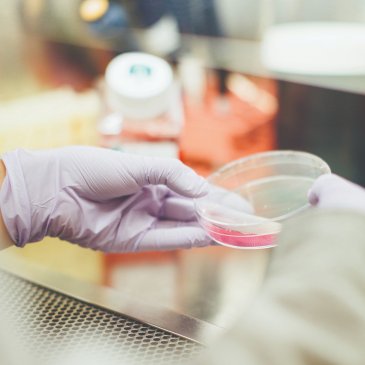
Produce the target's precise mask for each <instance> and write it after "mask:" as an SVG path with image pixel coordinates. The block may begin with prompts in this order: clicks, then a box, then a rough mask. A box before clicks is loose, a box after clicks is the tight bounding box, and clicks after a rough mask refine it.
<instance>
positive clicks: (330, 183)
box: [308, 174, 365, 213]
mask: <svg viewBox="0 0 365 365" xmlns="http://www.w3.org/2000/svg"><path fill="white" fill-rule="evenodd" d="M308 200H309V202H310V204H312V205H314V206H317V207H319V208H333V209H336V208H339V209H348V210H356V211H360V212H363V213H365V189H363V188H362V187H361V186H359V185H356V184H354V183H352V182H350V181H348V180H345V179H344V178H342V177H339V176H337V175H335V174H325V175H322V176H320V177H319V178H318V179H317V180H316V181H315V182H314V184H313V185H312V187H311V189H310V190H309V193H308Z"/></svg>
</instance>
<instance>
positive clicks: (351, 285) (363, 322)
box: [196, 211, 365, 365]
mask: <svg viewBox="0 0 365 365" xmlns="http://www.w3.org/2000/svg"><path fill="white" fill-rule="evenodd" d="M196 364H204V365H208V364H209V365H215V364H220V365H221V364H229V365H235V364H240V365H241V364H249V365H264V364H265V365H285V364H290V365H299V364H300V365H302V364H303V365H304V364H311V365H313V364H315V365H319V364H332V365H337V364H338V365H344V364H347V365H348V364H359V365H360V364H365V215H362V214H357V213H350V212H344V211H327V212H326V211H318V212H312V213H310V214H308V215H305V216H302V217H299V218H296V219H295V220H293V221H291V222H289V223H288V224H287V225H286V226H285V227H284V230H283V233H282V235H281V237H280V240H279V245H278V247H277V248H275V249H274V250H273V252H272V255H271V258H270V264H269V268H268V271H267V275H266V279H265V282H264V284H263V287H262V289H261V290H260V292H259V294H258V296H257V298H256V299H255V300H254V302H253V303H252V306H251V307H250V309H249V310H248V311H246V312H245V313H242V316H241V318H239V319H237V321H236V324H235V326H234V327H233V328H231V329H229V330H227V333H226V334H225V335H224V336H222V338H220V339H218V340H217V341H216V343H214V344H212V346H210V347H209V348H208V349H207V350H206V351H205V352H204V353H203V354H202V356H201V358H200V359H199V360H198V361H197V362H196Z"/></svg>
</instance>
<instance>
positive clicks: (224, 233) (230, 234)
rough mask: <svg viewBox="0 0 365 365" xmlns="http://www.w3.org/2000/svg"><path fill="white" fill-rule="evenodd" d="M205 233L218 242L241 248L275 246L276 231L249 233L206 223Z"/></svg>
mask: <svg viewBox="0 0 365 365" xmlns="http://www.w3.org/2000/svg"><path fill="white" fill-rule="evenodd" d="M205 228H206V229H207V233H209V235H210V236H211V237H212V238H213V239H214V240H215V241H217V242H218V243H221V244H223V245H229V246H235V247H241V248H264V247H273V246H276V238H277V233H270V234H257V233H254V234H250V233H242V232H239V231H235V230H230V229H226V228H221V227H217V226H215V225H212V224H206V225H205Z"/></svg>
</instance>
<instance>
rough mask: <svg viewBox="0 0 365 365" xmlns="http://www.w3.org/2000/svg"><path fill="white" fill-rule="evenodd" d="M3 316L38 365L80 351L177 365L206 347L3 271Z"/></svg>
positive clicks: (129, 361) (122, 360)
mask: <svg viewBox="0 0 365 365" xmlns="http://www.w3.org/2000/svg"><path fill="white" fill-rule="evenodd" d="M0 296H1V303H2V308H1V311H2V313H4V314H5V315H6V316H7V317H8V318H10V320H11V321H12V322H13V324H14V327H15V328H16V331H17V337H18V338H19V340H20V342H21V343H22V344H24V346H26V347H27V348H28V350H29V351H30V352H31V354H32V355H33V356H35V358H36V359H37V360H38V361H40V360H42V359H43V360H44V361H50V360H52V359H59V358H60V357H62V356H64V354H66V353H69V352H71V351H77V350H78V349H80V348H82V349H84V350H85V349H87V352H88V354H89V355H90V354H95V356H97V355H98V354H99V355H100V354H102V356H106V357H107V358H108V360H112V361H113V363H121V364H137V363H138V364H161V365H162V364H176V363H180V362H185V361H187V360H189V359H191V358H192V357H194V356H196V355H197V354H198V353H199V352H200V351H201V350H202V346H201V345H200V344H197V343H195V342H193V341H190V340H188V339H185V338H183V337H180V336H177V335H174V334H171V333H169V332H166V331H163V330H161V329H157V328H155V327H153V326H150V325H148V324H144V323H141V322H138V321H135V320H133V319H130V318H128V317H125V316H123V315H120V314H118V313H114V312H111V311H108V310H106V309H103V308H99V307H95V306H93V305H90V304H87V303H84V302H82V301H79V300H77V299H74V298H71V297H68V296H66V295H63V294H60V293H58V292H54V291H52V290H49V289H47V288H45V287H42V286H39V285H36V284H33V283H31V282H28V281H26V280H24V279H21V278H19V277H17V276H14V275H12V274H9V273H7V272H4V271H1V270H0Z"/></svg>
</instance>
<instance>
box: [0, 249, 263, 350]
mask: <svg viewBox="0 0 365 365" xmlns="http://www.w3.org/2000/svg"><path fill="white" fill-rule="evenodd" d="M269 252H270V250H235V249H229V248H224V247H210V248H205V249H193V250H189V251H181V252H177V253H175V254H171V255H166V256H165V257H163V259H162V260H161V262H159V261H157V262H156V260H155V259H154V260H153V261H151V262H149V259H148V255H147V256H145V259H144V260H143V261H140V262H134V263H133V262H131V263H130V264H128V263H123V265H118V266H117V267H116V268H115V270H114V274H113V275H116V277H117V278H119V282H118V280H116V278H114V279H115V280H114V286H115V287H114V288H107V287H105V286H98V285H93V284H90V283H85V282H81V281H77V280H74V279H70V278H68V277H65V276H62V275H60V274H58V273H52V272H50V271H49V270H45V269H44V268H42V267H34V266H31V265H30V264H29V263H26V262H25V261H24V260H23V259H21V258H14V257H12V256H11V255H10V256H9V255H6V254H3V253H1V254H0V268H2V269H5V270H6V271H9V272H11V273H14V274H16V275H18V276H20V277H23V278H26V279H28V280H30V281H32V282H35V283H38V284H40V285H42V286H45V287H47V288H51V289H54V290H56V291H59V292H61V293H64V294H67V295H70V296H72V297H75V298H77V299H80V300H83V301H85V302H87V303H91V304H95V305H98V306H101V307H104V308H107V309H111V310H114V311H116V312H119V313H123V314H125V315H127V316H130V317H132V318H135V319H138V320H141V321H142V322H145V323H148V324H151V325H153V326H156V327H159V328H162V329H165V330H167V331H170V332H173V333H177V334H179V335H181V336H184V337H186V338H189V339H192V340H194V341H197V342H199V343H202V344H208V343H210V342H211V341H212V340H213V339H214V338H216V336H218V335H219V334H221V333H222V332H223V331H224V330H225V329H226V328H228V327H229V326H230V324H231V323H232V322H233V321H234V320H235V319H236V318H237V317H238V316H239V315H244V312H245V309H246V308H247V307H248V306H249V305H250V303H251V301H252V299H253V297H254V296H255V293H256V292H257V290H258V289H259V287H260V285H261V282H262V279H263V275H264V272H265V268H266V264H267V259H268V256H269Z"/></svg>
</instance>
